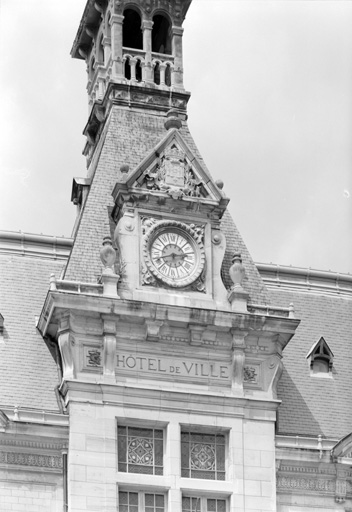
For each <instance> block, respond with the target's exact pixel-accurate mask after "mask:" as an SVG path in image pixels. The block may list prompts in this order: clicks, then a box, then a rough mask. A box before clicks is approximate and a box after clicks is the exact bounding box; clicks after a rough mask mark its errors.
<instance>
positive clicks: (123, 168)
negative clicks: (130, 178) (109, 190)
mask: <svg viewBox="0 0 352 512" xmlns="http://www.w3.org/2000/svg"><path fill="white" fill-rule="evenodd" d="M129 170H130V166H129V165H128V164H122V165H121V167H120V171H121V172H122V173H123V174H127V173H128V172H129Z"/></svg>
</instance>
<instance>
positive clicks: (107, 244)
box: [100, 236, 116, 272]
mask: <svg viewBox="0 0 352 512" xmlns="http://www.w3.org/2000/svg"><path fill="white" fill-rule="evenodd" d="M100 259H101V262H102V264H103V265H104V267H105V269H106V270H110V271H111V272H113V266H114V264H115V261H116V251H115V249H114V248H113V247H112V242H111V238H110V237H109V236H104V239H103V247H102V248H101V249H100Z"/></svg>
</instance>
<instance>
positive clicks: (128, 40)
mask: <svg viewBox="0 0 352 512" xmlns="http://www.w3.org/2000/svg"><path fill="white" fill-rule="evenodd" d="M123 15H124V20H123V32H122V45H123V46H126V47H127V48H138V49H139V50H143V34H142V29H141V17H140V15H139V14H138V12H137V11H135V10H133V9H126V10H125V11H124V13H123Z"/></svg>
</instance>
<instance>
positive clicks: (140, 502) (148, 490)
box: [117, 485, 168, 512]
mask: <svg viewBox="0 0 352 512" xmlns="http://www.w3.org/2000/svg"><path fill="white" fill-rule="evenodd" d="M120 493H128V494H129V493H135V494H137V495H138V497H137V512H146V510H145V495H146V494H152V495H154V496H156V495H159V496H163V498H164V511H163V512H168V490H167V489H164V488H163V489H160V488H152V487H150V486H148V485H146V486H145V487H144V486H143V489H141V485H139V486H138V487H134V486H129V485H121V486H120V485H118V489H117V502H118V507H117V510H118V512H121V508H120ZM128 512H130V511H129V510H128ZM154 512H156V511H154Z"/></svg>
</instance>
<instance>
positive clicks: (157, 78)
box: [154, 62, 160, 85]
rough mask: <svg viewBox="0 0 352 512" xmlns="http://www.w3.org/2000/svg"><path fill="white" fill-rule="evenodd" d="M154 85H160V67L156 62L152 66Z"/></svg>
mask: <svg viewBox="0 0 352 512" xmlns="http://www.w3.org/2000/svg"><path fill="white" fill-rule="evenodd" d="M154 83H155V84H156V85H160V65H159V62H157V63H156V64H155V66H154Z"/></svg>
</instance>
